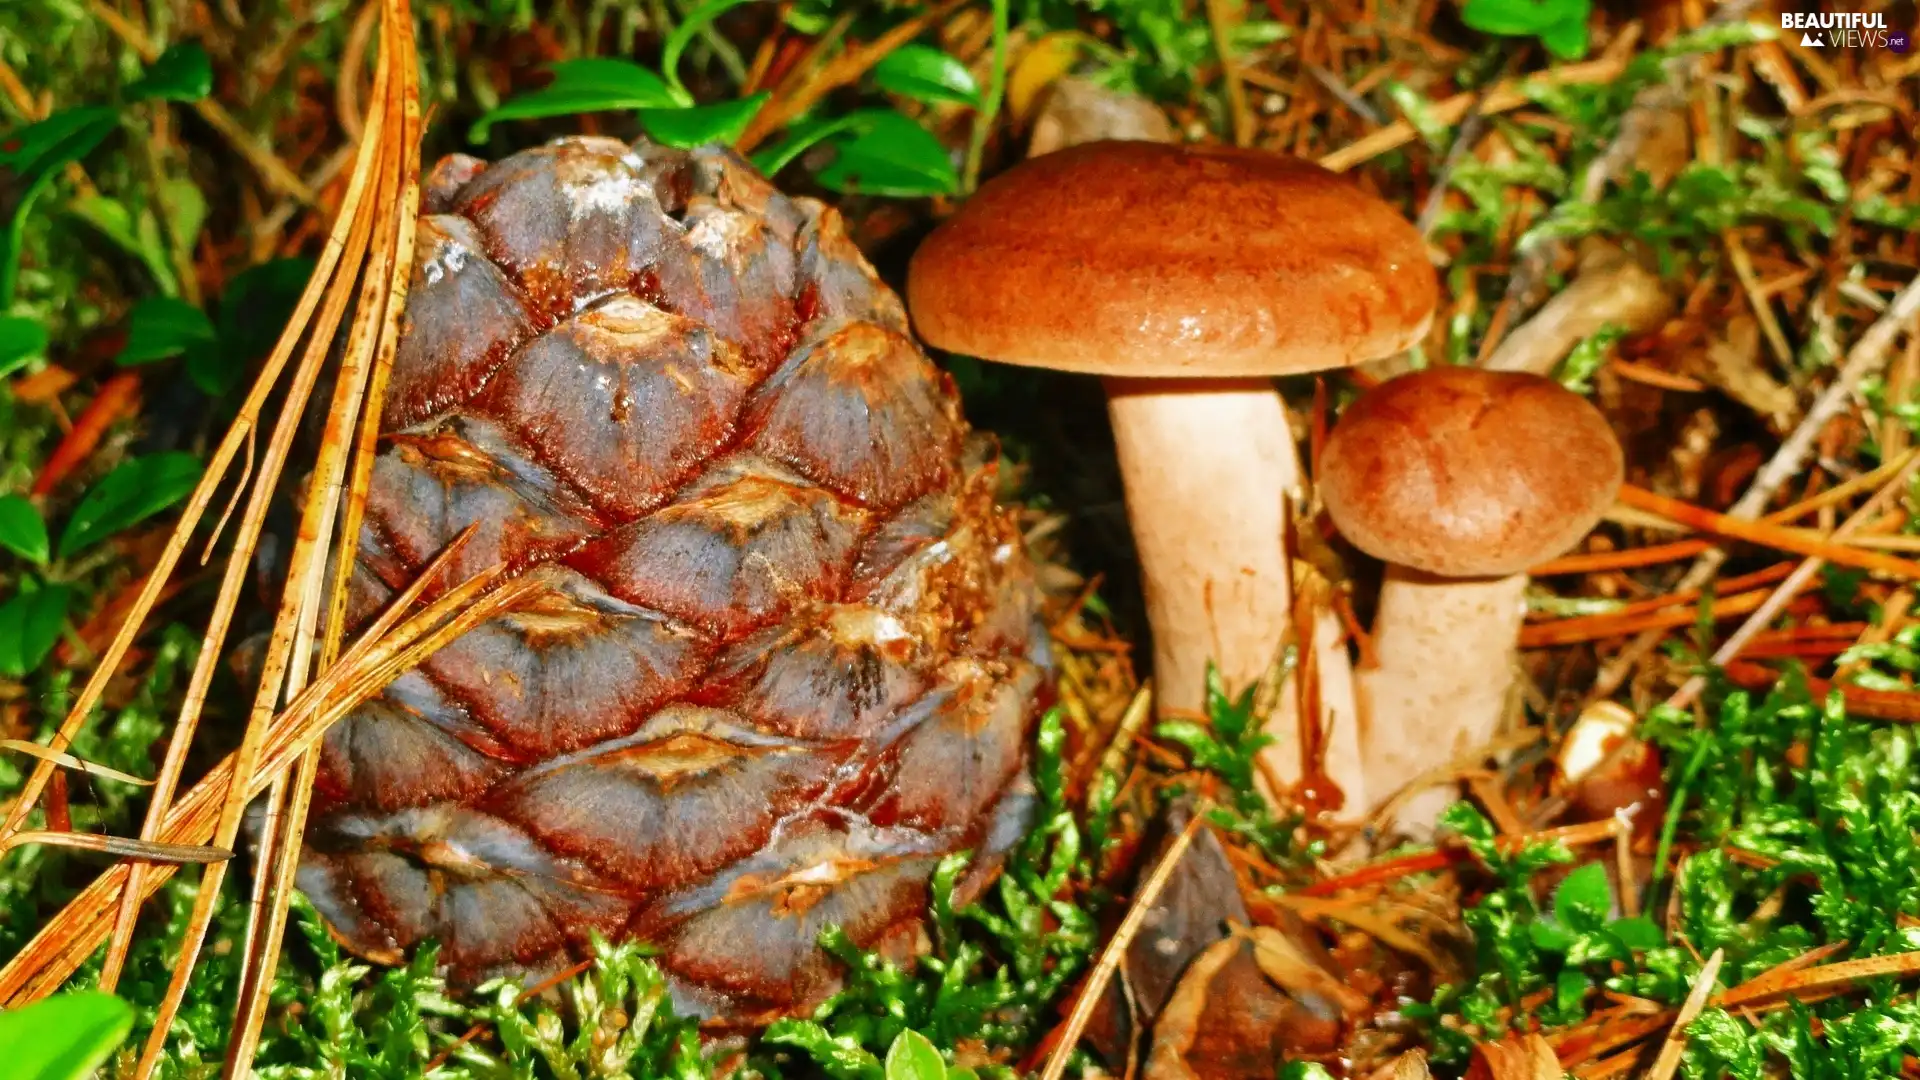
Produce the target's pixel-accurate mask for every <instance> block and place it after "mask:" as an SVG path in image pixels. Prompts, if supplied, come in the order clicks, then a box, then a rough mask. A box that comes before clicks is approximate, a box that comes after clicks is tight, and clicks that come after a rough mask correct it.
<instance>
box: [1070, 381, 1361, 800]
mask: <svg viewBox="0 0 1920 1080" xmlns="http://www.w3.org/2000/svg"><path fill="white" fill-rule="evenodd" d="M1107 402H1108V409H1109V411H1110V413H1111V414H1112V417H1113V432H1114V441H1115V444H1116V449H1117V451H1118V456H1119V461H1120V473H1121V477H1122V479H1123V480H1124V482H1125V485H1126V498H1127V517H1128V520H1129V522H1130V523H1131V525H1132V528H1133V538H1134V545H1135V547H1136V548H1137V549H1138V551H1139V555H1140V567H1141V573H1142V575H1143V577H1144V579H1145V592H1146V601H1147V617H1148V619H1149V620H1150V621H1151V622H1152V624H1153V642H1154V653H1153V657H1154V659H1153V668H1154V684H1155V698H1156V700H1157V702H1158V703H1159V706H1160V708H1161V709H1162V710H1163V711H1199V710H1200V709H1201V708H1202V707H1203V705H1204V702H1205V686H1206V667H1207V662H1208V660H1210V659H1211V660H1212V661H1213V662H1214V663H1215V664H1217V665H1218V666H1219V668H1220V674H1221V678H1222V679H1223V680H1224V681H1225V683H1226V685H1227V687H1228V689H1229V690H1230V691H1236V692H1237V691H1239V690H1241V689H1244V688H1245V687H1247V686H1249V685H1251V684H1252V683H1253V682H1255V681H1256V680H1258V679H1260V678H1261V677H1262V676H1263V675H1265V674H1266V673H1267V670H1268V669H1269V667H1271V666H1272V664H1273V663H1274V662H1275V661H1276V660H1277V659H1278V658H1279V655H1280V649H1281V647H1282V646H1283V645H1284V644H1285V642H1286V641H1287V637H1288V631H1289V628H1290V627H1291V625H1292V613H1291V612H1292V608H1291V604H1292V579H1291V574H1290V572H1289V568H1288V565H1287V528H1288V513H1287V506H1288V499H1289V496H1290V493H1292V492H1294V491H1295V490H1296V489H1297V488H1298V487H1299V484H1300V464H1299V460H1298V458H1297V456H1296V454H1295V451H1294V445H1293V435H1292V432H1291V431H1290V430H1289V428H1288V426H1287V415H1286V406H1285V404H1284V403H1283V402H1282V401H1281V399H1280V395H1279V394H1277V393H1275V392H1274V390H1273V386H1272V383H1271V382H1269V381H1268V380H1265V379H1236V380H1223V379H1208V380H1194V381H1191V382H1188V381H1180V380H1169V379H1151V380H1148V379H1109V380H1107ZM1314 626H1315V631H1314V639H1315V642H1314V647H1315V648H1318V649H1320V650H1321V654H1320V657H1319V660H1318V666H1319V671H1320V687H1321V689H1320V700H1321V702H1322V711H1323V717H1322V720H1321V722H1322V723H1323V724H1326V723H1328V720H1329V719H1331V721H1332V722H1331V725H1330V726H1329V727H1328V728H1327V730H1328V731H1329V734H1330V737H1331V744H1330V745H1329V747H1328V749H1327V753H1326V762H1325V764H1324V766H1323V768H1322V770H1321V771H1322V772H1324V774H1325V775H1326V776H1327V777H1328V778H1329V779H1331V780H1332V781H1333V782H1334V783H1335V784H1336V785H1338V786H1340V787H1341V788H1342V789H1343V790H1344V791H1346V794H1347V800H1348V801H1347V805H1348V806H1350V807H1351V806H1355V805H1356V804H1358V803H1359V799H1360V796H1359V794H1358V785H1359V783H1360V780H1361V776H1360V771H1359V768H1360V753H1359V738H1360V736H1359V725H1358V723H1357V722H1356V718H1355V713H1356V712H1357V710H1356V709H1355V707H1354V705H1353V692H1352V688H1351V670H1350V665H1349V663H1348V660H1347V655H1346V650H1345V647H1344V644H1343V643H1342V641H1341V634H1340V627H1339V625H1338V623H1337V621H1335V620H1334V619H1333V616H1332V614H1331V613H1330V612H1327V611H1324V610H1322V611H1320V612H1318V613H1317V615H1316V618H1315V621H1314ZM1296 701H1297V694H1296V693H1295V692H1294V689H1293V687H1292V686H1291V685H1289V686H1287V687H1284V688H1283V689H1282V692H1281V695H1280V707H1279V708H1276V709H1275V711H1274V714H1273V716H1272V717H1271V718H1270V720H1269V723H1268V730H1269V731H1271V732H1272V733H1273V734H1274V735H1275V736H1276V738H1277V742H1276V745H1275V746H1274V747H1272V748H1271V749H1270V750H1269V751H1268V754H1269V758H1268V760H1269V763H1270V765H1271V767H1272V768H1273V769H1274V771H1275V772H1276V773H1277V774H1278V775H1279V776H1280V777H1281V778H1282V779H1283V780H1286V781H1294V780H1297V779H1299V777H1300V776H1301V775H1302V773H1303V769H1302V763H1301V758H1300V741H1299V731H1300V725H1299V721H1298V713H1297V711H1296V706H1295V703H1296ZM1329 712H1330V713H1331V714H1332V715H1331V717H1328V716H1327V715H1325V714H1327V713H1329Z"/></svg>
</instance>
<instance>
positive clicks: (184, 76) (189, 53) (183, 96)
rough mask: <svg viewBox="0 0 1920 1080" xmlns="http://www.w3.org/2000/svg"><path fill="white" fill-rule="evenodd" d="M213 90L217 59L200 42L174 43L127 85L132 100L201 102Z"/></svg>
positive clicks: (129, 98) (129, 97) (128, 94)
mask: <svg viewBox="0 0 1920 1080" xmlns="http://www.w3.org/2000/svg"><path fill="white" fill-rule="evenodd" d="M212 92H213V61H212V60H210V59H208V57H207V50H206V49H204V48H201V47H200V43H199V42H197V41H183V42H181V43H179V44H178V45H170V46H168V47H167V51H166V52H163V53H161V54H160V58H159V59H157V60H155V61H154V62H153V63H152V65H150V66H149V67H148V68H147V73H146V74H145V75H142V76H141V77H140V78H138V79H136V80H134V82H133V84H132V85H130V86H128V87H127V99H128V100H129V101H147V100H159V101H199V100H200V99H201V98H203V97H206V96H207V95H208V94H210V93H212Z"/></svg>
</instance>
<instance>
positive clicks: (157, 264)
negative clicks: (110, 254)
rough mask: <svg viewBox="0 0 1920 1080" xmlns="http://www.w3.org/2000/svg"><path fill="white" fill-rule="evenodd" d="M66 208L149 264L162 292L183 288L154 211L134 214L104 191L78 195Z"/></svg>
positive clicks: (174, 291)
mask: <svg viewBox="0 0 1920 1080" xmlns="http://www.w3.org/2000/svg"><path fill="white" fill-rule="evenodd" d="M67 212H68V213H70V214H72V215H73V216H74V217H77V218H79V219H80V220H81V221H84V222H86V223H87V224H88V225H91V226H93V227H94V229H95V230H96V231H98V232H99V233H100V235H101V236H104V237H106V238H107V239H108V240H111V241H112V242H113V243H114V244H115V245H116V246H117V247H119V248H120V250H122V251H124V252H126V253H127V254H129V255H131V256H133V257H134V258H136V259H139V260H140V263H141V265H143V266H145V267H146V268H147V273H149V274H151V275H152V276H153V280H154V281H155V282H157V283H158V284H159V285H160V291H161V292H163V293H165V294H166V295H168V296H173V295H175V294H176V293H178V292H179V291H180V285H179V283H178V282H177V281H175V280H174V277H173V267H172V265H171V264H170V263H169V261H168V259H167V252H166V247H165V246H164V245H163V244H162V243H161V241H160V230H159V226H158V225H157V224H156V223H155V222H154V220H153V217H152V215H150V214H146V213H142V214H139V215H135V214H134V212H133V211H132V210H131V209H129V208H128V207H127V205H126V204H125V203H123V202H120V201H119V200H118V199H112V198H108V197H107V196H105V195H89V196H86V197H84V198H80V199H75V200H73V202H72V203H70V204H69V205H68V206H67Z"/></svg>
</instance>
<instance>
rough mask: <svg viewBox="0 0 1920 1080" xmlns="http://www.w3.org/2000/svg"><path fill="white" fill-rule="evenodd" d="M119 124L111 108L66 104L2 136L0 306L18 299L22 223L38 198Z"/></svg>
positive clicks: (0, 161)
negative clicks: (69, 106)
mask: <svg viewBox="0 0 1920 1080" xmlns="http://www.w3.org/2000/svg"><path fill="white" fill-rule="evenodd" d="M119 123H120V118H119V115H118V114H117V113H115V112H114V111H113V110H112V109H103V108H99V107H97V106H90V107H87V108H79V109H66V110H63V111H61V112H57V113H54V114H53V115H52V116H49V117H47V118H46V119H45V120H42V121H40V122H38V123H34V124H28V125H27V126H26V127H23V128H16V129H14V130H13V131H12V132H9V133H8V134H6V135H5V136H0V175H4V176H6V177H8V180H7V188H8V189H9V198H10V200H11V202H10V204H9V202H8V200H6V199H0V211H5V212H6V213H7V214H8V216H7V218H6V221H5V226H4V230H3V231H0V309H4V308H6V307H7V305H9V304H11V303H12V302H13V287H14V281H15V279H16V277H17V276H18V274H19V272H20V243H21V236H22V228H23V223H24V222H25V221H26V217H27V212H28V211H29V210H31V209H32V208H33V203H34V200H36V199H37V198H39V196H40V193H41V192H42V191H44V190H45V189H46V186H47V185H48V184H49V183H51V182H52V180H53V176H54V173H55V171H57V170H59V169H61V168H63V167H65V166H66V165H67V164H68V163H70V162H74V161H78V160H80V159H81V158H83V157H86V156H87V154H89V153H91V152H92V151H93V148H94V147H96V146H99V145H100V142H101V140H103V139H105V138H106V137H107V135H108V134H109V133H110V132H112V131H113V129H114V128H115V127H117V126H118V125H119Z"/></svg>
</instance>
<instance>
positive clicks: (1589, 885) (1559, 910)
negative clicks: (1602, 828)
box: [1553, 862, 1613, 933]
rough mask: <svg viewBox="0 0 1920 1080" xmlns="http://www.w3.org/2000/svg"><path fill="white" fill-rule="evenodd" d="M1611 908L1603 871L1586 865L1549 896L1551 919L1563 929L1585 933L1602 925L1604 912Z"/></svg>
mask: <svg viewBox="0 0 1920 1080" xmlns="http://www.w3.org/2000/svg"><path fill="white" fill-rule="evenodd" d="M1612 905H1613V894H1612V891H1611V890H1609V889H1608V888H1607V868H1606V867H1604V866H1602V865H1600V864H1599V863H1597V862H1591V863H1587V864H1586V865H1585V866H1582V867H1580V868H1579V869H1577V870H1575V871H1574V872H1573V873H1571V874H1568V875H1567V876H1566V880H1564V881H1562V882H1561V883H1560V889H1559V891H1557V892H1555V893H1554V894H1553V917H1554V918H1555V919H1558V920H1559V921H1560V922H1561V923H1563V924H1564V925H1566V926H1567V927H1569V928H1571V929H1573V930H1577V931H1580V932H1582V933H1588V932H1591V931H1594V930H1598V929H1600V928H1601V927H1602V926H1604V925H1606V919H1607V909H1608V908H1609V907H1611V906H1612Z"/></svg>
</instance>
